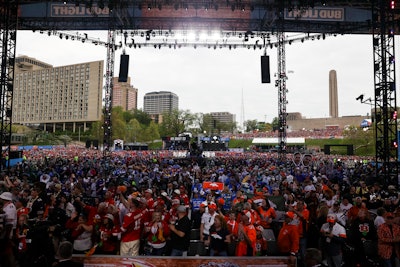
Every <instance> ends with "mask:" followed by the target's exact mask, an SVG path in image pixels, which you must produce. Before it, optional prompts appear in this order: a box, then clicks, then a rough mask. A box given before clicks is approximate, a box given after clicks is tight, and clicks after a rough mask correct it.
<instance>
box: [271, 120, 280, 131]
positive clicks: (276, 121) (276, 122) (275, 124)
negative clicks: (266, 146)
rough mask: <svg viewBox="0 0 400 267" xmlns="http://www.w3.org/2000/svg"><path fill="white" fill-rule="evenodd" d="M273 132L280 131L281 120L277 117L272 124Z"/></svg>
mask: <svg viewBox="0 0 400 267" xmlns="http://www.w3.org/2000/svg"><path fill="white" fill-rule="evenodd" d="M271 126H272V130H278V129H279V119H278V117H275V118H274V119H273V120H272V122H271Z"/></svg>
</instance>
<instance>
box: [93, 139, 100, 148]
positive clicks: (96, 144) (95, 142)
mask: <svg viewBox="0 0 400 267" xmlns="http://www.w3.org/2000/svg"><path fill="white" fill-rule="evenodd" d="M93 147H94V148H96V149H98V148H99V140H93Z"/></svg>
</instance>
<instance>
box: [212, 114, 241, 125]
mask: <svg viewBox="0 0 400 267" xmlns="http://www.w3.org/2000/svg"><path fill="white" fill-rule="evenodd" d="M210 115H211V117H212V119H213V120H216V121H218V122H220V123H233V122H235V121H236V115H235V114H232V113H230V112H211V113H210Z"/></svg>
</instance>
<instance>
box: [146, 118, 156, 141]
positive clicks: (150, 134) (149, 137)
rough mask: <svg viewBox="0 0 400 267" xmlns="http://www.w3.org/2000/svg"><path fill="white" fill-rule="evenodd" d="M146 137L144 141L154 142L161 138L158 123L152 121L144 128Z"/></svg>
mask: <svg viewBox="0 0 400 267" xmlns="http://www.w3.org/2000/svg"><path fill="white" fill-rule="evenodd" d="M144 137H145V139H144V140H143V141H147V142H148V141H151V142H153V141H154V140H158V139H160V133H159V131H158V125H157V124H156V123H155V122H154V121H151V122H150V125H149V126H148V127H146V129H145V130H144Z"/></svg>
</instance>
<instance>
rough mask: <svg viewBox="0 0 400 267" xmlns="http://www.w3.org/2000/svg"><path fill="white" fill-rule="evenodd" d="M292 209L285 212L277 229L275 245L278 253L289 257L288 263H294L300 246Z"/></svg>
mask: <svg viewBox="0 0 400 267" xmlns="http://www.w3.org/2000/svg"><path fill="white" fill-rule="evenodd" d="M295 217H296V214H295V213H294V212H293V211H287V212H286V213H285V221H284V222H283V225H282V228H281V229H280V230H279V234H278V238H277V246H278V250H279V253H280V254H281V255H284V256H289V257H290V263H291V264H295V263H296V260H297V253H298V252H299V247H300V237H299V229H298V226H297V222H296V220H294V219H295Z"/></svg>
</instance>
